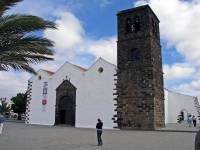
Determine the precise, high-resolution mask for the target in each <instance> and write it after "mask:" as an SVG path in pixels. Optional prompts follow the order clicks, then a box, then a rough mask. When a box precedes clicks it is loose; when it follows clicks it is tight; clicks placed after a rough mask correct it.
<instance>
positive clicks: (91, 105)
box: [30, 58, 116, 128]
mask: <svg viewBox="0 0 200 150" xmlns="http://www.w3.org/2000/svg"><path fill="white" fill-rule="evenodd" d="M99 67H102V68H103V72H102V73H99V72H98V69H99ZM115 72H116V66H114V65H112V64H110V63H108V62H106V61H105V60H103V59H101V58H100V59H98V60H97V61H96V63H95V64H94V65H92V66H91V67H90V68H89V69H88V70H87V71H85V72H83V71H81V70H80V69H78V68H77V67H75V66H74V65H72V64H70V63H68V62H67V63H65V64H64V65H63V66H61V68H60V69H58V70H57V72H55V73H54V75H52V76H50V75H49V74H48V73H46V72H43V71H39V72H38V75H41V76H42V79H41V80H38V76H35V77H33V78H32V82H33V86H32V100H31V103H30V110H31V111H30V124H42V125H54V123H55V104H56V88H57V87H58V86H59V85H60V84H61V83H62V81H63V80H65V79H66V77H67V79H70V82H71V83H72V84H73V85H74V86H75V87H76V88H77V90H76V118H75V119H76V122H75V126H76V127H86V128H95V124H96V121H97V118H101V119H102V120H103V122H104V128H113V127H114V126H116V124H114V123H113V120H112V117H113V115H114V114H116V112H115V111H114V109H115V107H114V100H113V98H114V96H113V92H114V91H113V89H114V76H113V75H114V74H115ZM43 82H48V91H47V93H48V96H47V100H48V102H47V105H46V109H45V111H43V108H42V103H41V101H42V90H43Z"/></svg>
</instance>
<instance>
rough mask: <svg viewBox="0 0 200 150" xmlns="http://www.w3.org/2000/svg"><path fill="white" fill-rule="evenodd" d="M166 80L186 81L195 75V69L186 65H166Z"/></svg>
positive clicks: (164, 67) (164, 68) (164, 69)
mask: <svg viewBox="0 0 200 150" xmlns="http://www.w3.org/2000/svg"><path fill="white" fill-rule="evenodd" d="M163 71H164V79H166V80H172V79H179V80H180V79H185V78H191V77H192V76H193V75H194V73H195V71H196V70H195V67H189V66H186V65H185V64H182V65H181V64H174V65H171V66H170V65H164V66H163Z"/></svg>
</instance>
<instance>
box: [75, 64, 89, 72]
mask: <svg viewBox="0 0 200 150" xmlns="http://www.w3.org/2000/svg"><path fill="white" fill-rule="evenodd" d="M72 65H73V66H75V67H76V68H78V69H79V70H81V71H82V72H85V71H87V69H85V68H83V67H80V66H77V65H74V64H72Z"/></svg>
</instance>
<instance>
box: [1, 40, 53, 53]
mask: <svg viewBox="0 0 200 150" xmlns="http://www.w3.org/2000/svg"><path fill="white" fill-rule="evenodd" d="M4 38H6V37H4ZM0 39H1V40H0V55H1V54H2V53H5V52H6V51H12V52H23V53H25V52H26V53H28V52H30V53H36V54H45V55H53V53H54V52H53V51H52V50H51V49H50V47H52V46H53V43H54V42H53V41H51V40H49V39H46V38H41V37H37V36H25V37H22V36H19V37H13V38H6V39H2V38H1V37H0ZM5 41H6V42H5Z"/></svg>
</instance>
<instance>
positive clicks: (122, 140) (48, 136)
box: [0, 123, 195, 150]
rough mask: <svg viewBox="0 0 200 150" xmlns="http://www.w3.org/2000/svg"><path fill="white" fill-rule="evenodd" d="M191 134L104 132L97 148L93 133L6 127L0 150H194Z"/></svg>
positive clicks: (29, 127) (31, 127)
mask: <svg viewBox="0 0 200 150" xmlns="http://www.w3.org/2000/svg"><path fill="white" fill-rule="evenodd" d="M194 139H195V133H194V132H162V131H161V132H160V131H127V130H126V131H120V130H105V131H104V134H103V141H104V145H103V146H102V147H98V146H96V132H95V130H94V129H79V128H72V127H64V126H53V127H50V126H36V125H25V124H23V123H6V124H5V128H4V133H3V134H2V135H0V150H194V146H193V145H194Z"/></svg>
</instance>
